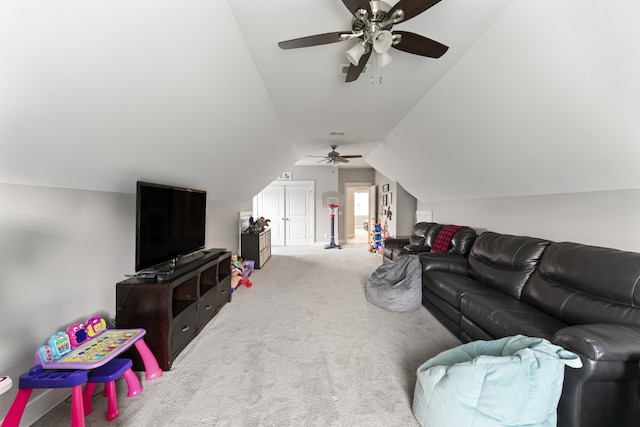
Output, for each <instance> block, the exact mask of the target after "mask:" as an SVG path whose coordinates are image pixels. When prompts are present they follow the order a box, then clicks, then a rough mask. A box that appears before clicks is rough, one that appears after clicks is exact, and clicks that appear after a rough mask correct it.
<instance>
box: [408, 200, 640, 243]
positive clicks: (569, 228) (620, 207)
mask: <svg viewBox="0 0 640 427" xmlns="http://www.w3.org/2000/svg"><path fill="white" fill-rule="evenodd" d="M417 209H418V210H421V211H422V210H425V211H426V210H431V211H433V220H434V221H435V222H439V223H445V224H459V225H468V226H471V227H473V228H475V229H477V230H478V231H485V230H489V231H495V232H498V233H506V234H518V235H529V236H532V237H540V238H545V239H550V240H553V241H572V242H577V243H584V244H589V245H595V246H605V247H611V248H616V249H622V250H628V251H634V252H640V221H639V220H638V218H639V217H640V189H636V190H618V191H596V192H587V193H568V194H552V195H540V196H522V197H498V198H487V199H473V200H457V201H450V202H418V207H417Z"/></svg>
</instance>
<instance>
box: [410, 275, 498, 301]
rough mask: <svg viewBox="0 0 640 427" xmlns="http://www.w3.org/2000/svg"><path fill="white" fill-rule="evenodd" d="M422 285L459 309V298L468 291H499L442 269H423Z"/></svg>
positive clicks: (496, 292) (496, 293)
mask: <svg viewBox="0 0 640 427" xmlns="http://www.w3.org/2000/svg"><path fill="white" fill-rule="evenodd" d="M422 286H423V287H424V288H426V289H428V290H430V291H431V292H433V293H434V294H436V295H437V296H439V297H440V298H442V299H443V300H445V301H446V302H447V303H449V304H450V305H452V306H453V307H455V308H456V309H457V310H460V299H461V298H462V296H463V295H465V294H468V293H479V294H488V295H499V294H500V292H499V291H496V290H495V289H491V288H489V287H487V286H483V285H481V284H480V283H478V282H476V281H475V280H473V279H471V278H469V277H467V276H461V275H459V274H455V273H447V272H444V271H428V272H427V271H425V272H423V275H422Z"/></svg>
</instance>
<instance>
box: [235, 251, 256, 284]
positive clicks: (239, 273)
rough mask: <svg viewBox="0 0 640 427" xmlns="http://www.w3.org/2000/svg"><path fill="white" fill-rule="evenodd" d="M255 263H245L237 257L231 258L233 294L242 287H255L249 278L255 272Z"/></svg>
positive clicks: (247, 261)
mask: <svg viewBox="0 0 640 427" xmlns="http://www.w3.org/2000/svg"><path fill="white" fill-rule="evenodd" d="M253 266H254V261H249V260H246V261H243V260H241V259H239V258H238V256H237V255H232V256H231V293H233V292H234V291H235V290H236V288H237V287H238V286H240V285H244V286H245V287H247V288H250V287H251V286H253V283H251V281H250V280H249V279H248V277H249V276H250V275H251V273H252V272H253Z"/></svg>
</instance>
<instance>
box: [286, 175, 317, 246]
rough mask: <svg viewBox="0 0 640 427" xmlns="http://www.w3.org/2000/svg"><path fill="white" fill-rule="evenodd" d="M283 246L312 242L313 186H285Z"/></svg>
mask: <svg viewBox="0 0 640 427" xmlns="http://www.w3.org/2000/svg"><path fill="white" fill-rule="evenodd" d="M284 199H285V246H302V245H310V244H311V243H312V242H313V210H312V207H313V186H312V185H288V186H286V187H285V198H284Z"/></svg>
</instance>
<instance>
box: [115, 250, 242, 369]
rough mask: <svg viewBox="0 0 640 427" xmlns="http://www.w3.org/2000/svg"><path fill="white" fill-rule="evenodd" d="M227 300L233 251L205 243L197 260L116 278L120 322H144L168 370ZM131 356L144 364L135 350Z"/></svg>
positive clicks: (125, 324)
mask: <svg viewBox="0 0 640 427" xmlns="http://www.w3.org/2000/svg"><path fill="white" fill-rule="evenodd" d="M200 254H202V255H201V256H200ZM185 258H186V257H185ZM163 272H164V274H162V273H163ZM229 301H231V252H229V251H227V250H225V249H216V248H214V249H207V250H204V251H202V252H201V253H199V254H198V256H195V257H194V260H193V261H190V262H188V263H185V264H183V265H181V264H180V263H178V265H176V266H175V267H174V268H173V269H170V270H168V271H163V269H161V270H160V273H156V274H153V273H151V274H150V275H149V278H142V277H138V276H134V277H131V278H129V279H127V280H123V281H121V282H118V283H117V284H116V327H117V328H118V329H123V328H144V329H145V330H146V336H145V341H146V343H147V345H148V346H149V348H150V349H151V352H152V353H153V354H154V355H155V357H156V359H157V360H158V364H159V366H160V368H161V369H163V370H165V371H167V370H169V369H171V364H172V363H173V361H174V360H175V358H176V357H177V356H178V354H180V352H181V351H182V350H183V349H184V348H185V347H186V346H187V344H189V343H190V342H191V340H192V339H193V338H195V337H196V335H198V333H199V332H200V331H201V330H202V329H203V328H204V326H205V325H206V324H207V323H208V322H209V321H210V320H211V319H212V318H213V317H214V316H215V315H216V314H217V313H218V312H219V311H220V309H221V308H222V307H223V306H224V305H225V304H226V303H227V302H229ZM129 356H130V357H131V359H133V361H134V368H135V369H136V370H141V369H143V366H142V363H141V361H140V360H139V358H138V357H136V355H135V354H131V355H129ZM129 356H128V357H129Z"/></svg>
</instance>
